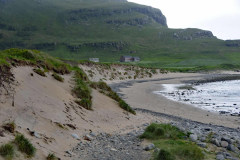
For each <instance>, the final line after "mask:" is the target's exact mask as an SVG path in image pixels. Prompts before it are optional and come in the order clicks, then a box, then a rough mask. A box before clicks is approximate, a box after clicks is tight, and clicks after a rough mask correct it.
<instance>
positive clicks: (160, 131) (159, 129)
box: [140, 123, 186, 139]
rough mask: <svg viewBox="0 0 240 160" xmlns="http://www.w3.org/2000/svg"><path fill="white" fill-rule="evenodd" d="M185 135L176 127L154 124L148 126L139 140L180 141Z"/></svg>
mask: <svg viewBox="0 0 240 160" xmlns="http://www.w3.org/2000/svg"><path fill="white" fill-rule="evenodd" d="M184 136H186V134H184V133H183V132H181V131H180V130H179V129H178V128H177V127H175V126H172V125H170V124H156V123H152V124H151V125H149V126H148V127H147V128H146V130H145V132H144V133H143V134H142V135H141V136H140V138H147V139H164V138H169V139H182V138H183V137H184Z"/></svg>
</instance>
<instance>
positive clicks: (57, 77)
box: [52, 73, 64, 82]
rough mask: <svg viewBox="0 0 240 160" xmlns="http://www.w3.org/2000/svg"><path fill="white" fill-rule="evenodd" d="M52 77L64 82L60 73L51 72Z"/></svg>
mask: <svg viewBox="0 0 240 160" xmlns="http://www.w3.org/2000/svg"><path fill="white" fill-rule="evenodd" d="M52 76H53V78H54V79H56V80H57V81H59V82H64V78H63V77H62V76H60V75H58V74H57V73H53V74H52Z"/></svg>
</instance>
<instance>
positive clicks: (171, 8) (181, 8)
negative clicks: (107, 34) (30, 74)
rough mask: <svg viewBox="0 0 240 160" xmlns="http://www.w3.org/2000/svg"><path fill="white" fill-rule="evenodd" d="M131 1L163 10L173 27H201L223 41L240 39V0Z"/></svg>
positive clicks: (170, 25) (169, 24)
mask: <svg viewBox="0 0 240 160" xmlns="http://www.w3.org/2000/svg"><path fill="white" fill-rule="evenodd" d="M128 1H129V2H135V3H139V4H145V5H149V6H152V7H154V8H159V9H160V10H161V11H162V12H163V14H164V15H165V16H166V18H167V24H168V27H170V28H200V29H205V30H210V31H212V32H213V34H214V35H215V36H217V37H218V38H220V39H240V0H128Z"/></svg>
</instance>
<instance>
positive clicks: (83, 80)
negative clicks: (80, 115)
mask: <svg viewBox="0 0 240 160" xmlns="http://www.w3.org/2000/svg"><path fill="white" fill-rule="evenodd" d="M74 80H75V87H74V88H73V90H72V91H73V93H74V94H75V95H76V96H77V98H79V99H81V100H76V101H75V102H76V103H77V104H79V105H81V106H82V107H84V108H86V109H88V110H92V96H91V89H90V87H89V85H88V82H89V79H88V77H87V75H86V73H85V72H83V70H81V69H80V68H75V75H74Z"/></svg>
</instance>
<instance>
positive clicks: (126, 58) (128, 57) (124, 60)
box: [120, 56, 140, 62]
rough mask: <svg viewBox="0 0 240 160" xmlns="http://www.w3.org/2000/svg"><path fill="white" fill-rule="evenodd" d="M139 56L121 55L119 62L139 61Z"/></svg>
mask: <svg viewBox="0 0 240 160" xmlns="http://www.w3.org/2000/svg"><path fill="white" fill-rule="evenodd" d="M139 61H140V58H139V57H132V56H121V57H120V62H139Z"/></svg>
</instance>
